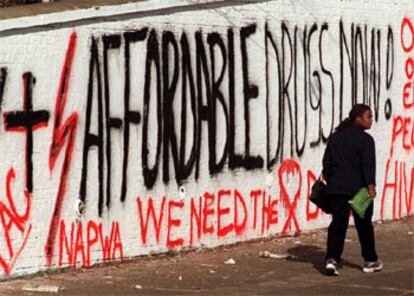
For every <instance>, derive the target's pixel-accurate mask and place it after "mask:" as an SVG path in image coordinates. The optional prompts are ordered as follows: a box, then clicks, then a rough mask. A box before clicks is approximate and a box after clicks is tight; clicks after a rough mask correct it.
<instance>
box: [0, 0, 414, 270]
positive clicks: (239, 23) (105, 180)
mask: <svg viewBox="0 0 414 296" xmlns="http://www.w3.org/2000/svg"><path fill="white" fill-rule="evenodd" d="M171 2H173V1H170V2H169V3H168V4H166V3H165V2H160V1H149V2H145V3H139V4H126V5H121V6H117V7H112V8H111V9H109V8H102V9H100V10H99V11H96V10H93V9H92V10H85V11H77V12H76V13H74V12H66V13H59V14H52V15H47V16H42V17H32V18H24V19H14V20H5V21H1V22H0V40H1V41H0V42H1V43H0V44H1V46H0V69H1V72H0V78H1V79H0V98H1V112H2V113H3V116H4V118H5V119H4V122H3V124H2V127H1V128H0V129H1V132H0V133H1V136H0V143H1V145H0V167H1V168H2V169H1V170H0V184H3V186H1V187H0V188H3V189H1V190H2V191H1V192H2V194H0V218H1V219H3V220H1V221H0V222H1V223H0V267H1V268H0V272H1V273H0V274H1V277H8V276H14V275H20V274H25V273H33V272H36V271H39V270H44V269H46V268H53V269H55V268H60V267H65V266H68V265H70V266H74V265H76V266H81V265H86V266H89V265H92V264H94V263H97V262H101V261H105V260H113V259H127V258H129V257H133V256H137V255H142V254H148V253H159V252H165V251H167V250H168V249H169V248H177V249H182V248H198V247H214V246H217V245H221V244H229V243H234V242H237V241H243V240H249V239H254V238H259V237H267V236H270V235H274V234H277V233H289V232H295V231H306V230H310V229H316V228H323V227H326V226H327V224H328V223H329V220H330V217H329V216H328V215H325V214H323V213H320V212H316V208H315V207H314V206H313V205H312V204H309V201H308V190H309V186H310V185H311V184H312V182H313V178H312V177H313V176H317V175H318V173H319V172H320V169H321V158H322V154H323V150H324V147H325V144H324V139H323V137H325V138H326V137H327V136H328V135H329V134H330V131H331V130H332V128H333V127H335V126H336V125H337V124H338V123H339V121H340V119H341V108H340V106H341V102H342V117H344V116H346V114H347V112H348V111H349V108H350V107H351V105H352V98H356V100H357V102H367V103H370V105H371V107H372V109H373V110H374V113H375V114H376V121H375V124H374V127H373V129H372V130H371V131H370V133H371V134H372V135H373V136H374V138H375V139H376V144H377V184H378V188H377V190H378V198H377V199H376V201H375V214H374V219H375V220H378V219H397V218H400V217H403V216H406V215H412V214H413V194H414V187H413V186H414V162H413V156H414V153H413V151H414V118H413V116H412V114H413V109H414V106H413V104H414V101H413V100H414V95H413V93H414V88H413V85H414V82H413V74H412V73H413V64H414V62H413V60H414V49H413V46H411V45H412V44H413V42H414V41H413V40H414V32H413V31H414V30H413V27H412V26H413V23H414V19H412V18H411V19H410V18H408V17H409V16H410V15H412V12H413V10H414V7H413V4H412V3H411V1H408V0H407V1H399V2H395V1H388V0H381V1H339V0H338V1H330V2H329V6H328V5H327V2H326V1H320V0H313V1H297V2H295V3H293V2H292V1H287V0H286V1H285V0H283V1H259V2H257V3H255V4H247V3H244V4H241V2H240V1H236V2H234V3H233V4H231V3H230V2H224V3H222V2H221V1H217V3H210V4H205V3H207V2H211V1H203V2H199V3H198V4H195V6H186V5H187V2H181V1H176V2H174V3H171ZM105 48H106V49H105ZM341 50H342V54H341ZM128 56H129V59H128V58H127V57H128ZM128 64H129V67H128ZM341 65H342V66H341ZM341 69H342V70H341ZM351 69H353V70H351ZM174 73H175V74H174ZM189 73H191V74H189ZM184 74H186V75H184ZM128 77H129V79H128ZM157 81H158V82H159V84H157ZM206 81H208V82H207V83H206ZM183 83H184V84H183ZM24 85H26V92H25V91H24V89H25V87H24ZM157 87H158V88H157ZM184 90H185V91H184ZM157 91H158V92H157ZM207 97H209V100H208V99H207ZM24 101H25V105H24ZM30 101H31V103H32V106H30V104H29V103H30ZM184 106H185V107H184ZM202 106H205V107H202ZM214 110H215V112H214ZM22 111H24V112H22ZM158 112H159V113H158ZM289 114H291V115H289ZM246 118H248V119H246ZM28 130H29V132H27V131H28ZM30 131H32V132H30ZM31 134H32V138H33V141H32V142H31V136H30V135H31ZM291 135H293V137H291ZM246 136H247V137H246ZM322 136H323V137H322ZM126 145H128V146H126ZM183 147H185V149H184V148H183ZM282 147H283V148H282ZM392 147H393V148H392ZM391 148H392V149H393V151H392V153H391ZM126 151H128V153H127V154H126ZM272 159H275V161H272ZM221 160H222V161H221ZM30 162H31V163H32V166H30ZM30 176H31V177H30ZM30 184H32V187H31V186H30ZM151 205H152V206H153V209H154V213H155V214H154V216H151V213H152V212H151V210H149V211H148V208H151ZM148 213H150V215H149V217H150V218H149V219H148V220H147V219H146V217H147V214H148ZM263 213H264V214H263ZM153 218H154V219H153ZM147 223H148V224H147ZM105 242H106V246H105ZM103 249H104V251H103Z"/></svg>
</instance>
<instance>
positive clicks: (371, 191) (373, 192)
mask: <svg viewBox="0 0 414 296" xmlns="http://www.w3.org/2000/svg"><path fill="white" fill-rule="evenodd" d="M368 193H369V196H371V198H375V197H376V196H377V191H376V190H375V185H368Z"/></svg>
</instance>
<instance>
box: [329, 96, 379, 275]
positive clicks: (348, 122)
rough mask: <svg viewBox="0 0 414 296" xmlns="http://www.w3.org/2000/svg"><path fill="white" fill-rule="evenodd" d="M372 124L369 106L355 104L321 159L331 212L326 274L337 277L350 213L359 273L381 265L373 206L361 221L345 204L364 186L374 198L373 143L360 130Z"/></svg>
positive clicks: (366, 134) (369, 137) (371, 139)
mask: <svg viewBox="0 0 414 296" xmlns="http://www.w3.org/2000/svg"><path fill="white" fill-rule="evenodd" d="M371 125H372V111H371V109H370V107H369V106H367V105H363V104H357V105H355V106H354V107H353V108H352V110H351V111H350V112H349V117H348V118H346V119H345V120H344V121H342V122H341V123H340V124H339V126H338V127H336V129H335V132H334V133H333V134H332V136H331V137H330V139H329V141H328V145H327V147H326V150H325V153H324V156H323V171H322V174H323V176H324V178H325V180H326V183H327V191H326V194H328V195H329V202H330V206H331V209H332V222H331V224H330V225H329V228H328V243H327V254H326V266H325V269H326V272H327V274H328V275H339V272H338V264H340V262H341V255H342V252H343V249H344V243H345V236H346V231H347V228H348V223H349V214H350V211H352V212H353V216H354V221H355V226H356V229H357V232H358V238H359V242H360V244H361V251H362V256H363V258H364V260H365V263H364V266H363V268H362V270H363V272H374V271H380V270H381V269H382V267H383V263H382V261H381V260H379V259H378V256H377V253H376V251H375V239H374V228H373V226H372V221H371V219H372V212H373V203H371V205H370V206H369V207H368V209H367V210H366V214H365V218H364V219H362V218H360V217H359V216H358V214H357V213H355V212H354V211H353V210H352V208H351V207H350V205H349V203H348V201H349V200H350V199H351V198H352V197H353V196H354V195H355V194H356V193H357V192H358V190H359V189H361V188H362V187H367V188H368V191H369V195H370V196H371V198H375V196H376V194H377V193H376V190H375V167H376V164H375V142H374V139H373V138H372V136H371V135H369V134H368V133H366V132H365V131H364V130H366V129H370V128H371Z"/></svg>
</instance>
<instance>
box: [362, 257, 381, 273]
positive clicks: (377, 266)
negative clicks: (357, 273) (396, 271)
mask: <svg viewBox="0 0 414 296" xmlns="http://www.w3.org/2000/svg"><path fill="white" fill-rule="evenodd" d="M383 267H384V263H383V262H382V261H381V260H380V259H378V260H377V261H374V262H368V261H365V264H364V267H363V268H362V271H363V272H367V273H370V272H375V271H381V269H382V268H383Z"/></svg>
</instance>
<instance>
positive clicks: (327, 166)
mask: <svg viewBox="0 0 414 296" xmlns="http://www.w3.org/2000/svg"><path fill="white" fill-rule="evenodd" d="M331 173H332V160H331V149H330V145H329V141H328V144H327V146H326V148H325V152H324V154H323V160H322V175H323V177H324V178H325V180H326V181H328V179H329V177H330V176H331Z"/></svg>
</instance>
